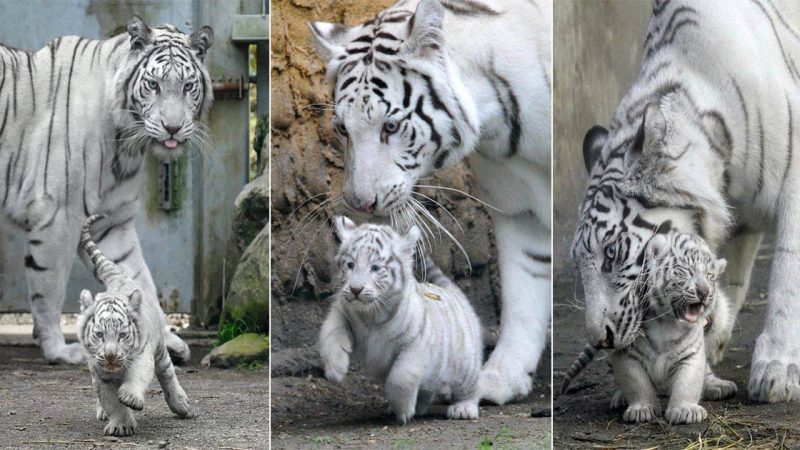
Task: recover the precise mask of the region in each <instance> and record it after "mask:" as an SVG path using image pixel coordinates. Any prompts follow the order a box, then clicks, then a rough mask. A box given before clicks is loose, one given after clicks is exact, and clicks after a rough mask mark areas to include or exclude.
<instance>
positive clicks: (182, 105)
mask: <svg viewBox="0 0 800 450" xmlns="http://www.w3.org/2000/svg"><path fill="white" fill-rule="evenodd" d="M128 35H129V36H130V51H129V52H128V54H127V55H126V57H125V59H124V60H123V62H122V64H121V66H120V67H119V69H118V70H117V72H116V74H115V77H114V81H113V83H114V84H113V89H114V91H113V92H114V105H113V107H112V110H113V113H114V123H115V125H116V126H117V127H118V129H119V130H120V132H119V138H120V139H121V140H122V142H123V144H122V145H123V148H124V147H125V146H126V145H128V146H130V147H129V148H130V149H131V150H132V151H142V152H143V151H145V150H147V149H150V150H152V151H153V152H154V154H155V155H156V156H157V157H159V158H160V159H162V160H169V159H172V158H174V157H176V156H179V155H180V154H181V153H182V151H183V149H184V147H185V144H186V143H187V142H194V143H196V144H199V145H206V142H205V137H206V136H205V132H204V130H202V129H199V128H200V127H202V124H201V123H200V122H199V120H200V118H201V116H203V115H204V114H205V113H206V112H207V111H208V109H209V108H210V106H211V102H212V100H213V97H214V95H213V91H212V86H211V77H210V75H209V73H208V69H207V68H206V66H205V63H204V59H205V56H206V52H207V51H208V49H209V47H211V44H212V43H213V41H214V32H213V30H212V29H211V28H210V27H208V26H204V27H201V28H200V29H198V30H197V31H195V32H194V33H192V34H191V35H186V34H184V33H182V32H180V31H178V30H177V29H176V28H175V27H173V26H172V25H165V26H163V27H160V28H151V27H149V26H148V25H147V24H146V23H145V22H144V21H143V20H142V19H141V18H140V17H137V16H134V18H133V19H132V20H131V21H130V22H129V23H128Z"/></svg>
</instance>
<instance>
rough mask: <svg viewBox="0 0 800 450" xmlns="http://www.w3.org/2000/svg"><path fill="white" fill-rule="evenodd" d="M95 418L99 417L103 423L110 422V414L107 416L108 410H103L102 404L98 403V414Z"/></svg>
mask: <svg viewBox="0 0 800 450" xmlns="http://www.w3.org/2000/svg"><path fill="white" fill-rule="evenodd" d="M95 417H97V420H102V421H103V422H105V421H106V420H108V414H106V410H105V409H103V406H102V405H100V402H97V414H96V415H95Z"/></svg>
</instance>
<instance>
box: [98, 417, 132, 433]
mask: <svg viewBox="0 0 800 450" xmlns="http://www.w3.org/2000/svg"><path fill="white" fill-rule="evenodd" d="M103 432H104V433H105V435H106V436H133V433H135V432H136V420H134V419H133V417H131V418H130V420H129V421H127V422H117V421H115V420H111V421H109V422H108V423H107V424H106V426H105V428H103Z"/></svg>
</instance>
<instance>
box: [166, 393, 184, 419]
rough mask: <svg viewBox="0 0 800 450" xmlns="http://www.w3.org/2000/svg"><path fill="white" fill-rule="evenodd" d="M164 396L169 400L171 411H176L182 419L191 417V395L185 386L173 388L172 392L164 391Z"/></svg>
mask: <svg viewBox="0 0 800 450" xmlns="http://www.w3.org/2000/svg"><path fill="white" fill-rule="evenodd" d="M164 398H165V400H166V401H167V406H169V409H170V411H172V412H174V413H175V415H176V416H178V417H179V418H181V419H186V418H189V417H190V415H189V397H187V396H186V392H184V391H183V388H181V387H180V386H178V387H177V388H173V389H172V392H164Z"/></svg>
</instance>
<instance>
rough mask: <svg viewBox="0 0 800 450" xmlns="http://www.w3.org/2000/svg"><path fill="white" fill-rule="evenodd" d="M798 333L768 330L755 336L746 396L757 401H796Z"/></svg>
mask: <svg viewBox="0 0 800 450" xmlns="http://www.w3.org/2000/svg"><path fill="white" fill-rule="evenodd" d="M795 341H800V337H797V338H796V339H795V336H793V335H791V334H789V333H784V334H783V335H782V334H780V333H778V332H772V331H770V329H769V327H767V329H766V330H765V331H764V332H763V333H762V334H761V336H759V337H758V340H756V348H755V350H754V351H753V362H752V364H751V365H750V383H749V384H748V386H747V390H748V391H749V394H750V400H753V401H756V402H761V403H778V402H797V401H800V357H798V355H800V342H795Z"/></svg>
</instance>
